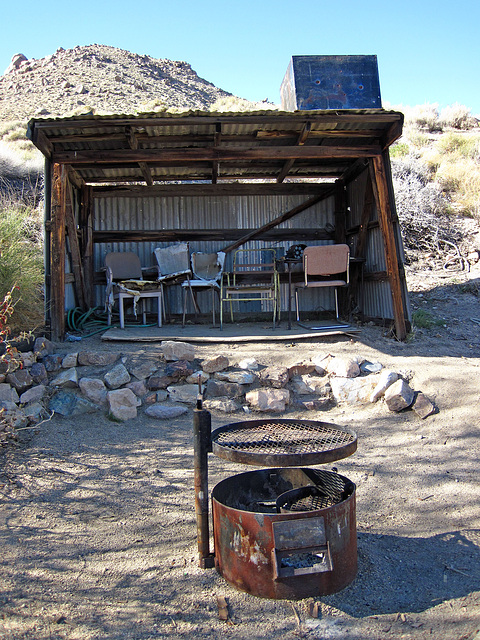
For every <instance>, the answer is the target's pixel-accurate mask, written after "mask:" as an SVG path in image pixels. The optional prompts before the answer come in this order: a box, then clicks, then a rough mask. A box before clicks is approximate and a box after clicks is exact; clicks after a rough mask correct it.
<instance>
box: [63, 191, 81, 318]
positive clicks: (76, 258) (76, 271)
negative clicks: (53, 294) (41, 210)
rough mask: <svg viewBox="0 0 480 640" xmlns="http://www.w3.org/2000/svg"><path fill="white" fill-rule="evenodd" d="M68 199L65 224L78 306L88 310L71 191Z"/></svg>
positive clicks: (66, 200) (68, 192)
mask: <svg viewBox="0 0 480 640" xmlns="http://www.w3.org/2000/svg"><path fill="white" fill-rule="evenodd" d="M66 191H67V195H68V198H65V222H66V227H67V233H68V243H69V245H70V255H71V259H72V270H73V275H74V278H75V279H74V287H75V293H76V296H77V302H78V306H79V307H80V308H81V309H82V310H86V304H85V285H84V278H83V268H82V257H81V254H80V246H79V243H78V234H77V225H76V224H75V214H74V211H73V196H72V193H71V189H68V188H67V189H66Z"/></svg>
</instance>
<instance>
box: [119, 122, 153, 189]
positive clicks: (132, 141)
mask: <svg viewBox="0 0 480 640" xmlns="http://www.w3.org/2000/svg"><path fill="white" fill-rule="evenodd" d="M126 137H127V141H128V144H129V146H130V149H138V140H137V138H136V136H135V133H134V131H133V128H132V127H127V130H126ZM138 166H139V167H140V171H141V172H142V175H143V178H144V180H145V182H146V183H147V185H148V186H149V187H151V186H152V185H153V178H152V173H151V171H150V169H149V168H148V165H147V163H146V162H139V163H138Z"/></svg>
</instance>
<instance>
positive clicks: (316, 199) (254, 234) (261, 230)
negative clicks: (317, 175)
mask: <svg viewBox="0 0 480 640" xmlns="http://www.w3.org/2000/svg"><path fill="white" fill-rule="evenodd" d="M333 193H334V188H333V187H332V191H331V192H330V193H329V192H326V193H324V194H323V195H321V196H314V197H313V198H310V199H309V200H307V201H306V202H303V203H302V204H299V205H297V206H296V207H294V208H293V209H290V210H289V211H286V212H285V213H283V214H282V215H281V216H278V217H277V218H275V219H274V220H271V221H270V222H267V224H264V225H263V226H262V227H260V228H259V229H255V230H254V231H251V232H250V233H247V234H246V235H244V236H243V237H242V238H240V239H239V240H237V241H236V242H234V243H233V244H231V245H228V246H227V247H225V248H224V249H223V251H224V252H225V253H229V252H230V251H233V250H234V249H238V247H240V246H242V245H243V244H245V243H246V242H248V241H249V240H253V239H254V238H257V237H258V236H261V235H262V234H263V233H265V232H266V231H269V230H270V229H272V228H273V227H277V226H278V225H279V224H282V222H286V221H287V220H290V218H293V217H294V216H296V215H297V214H299V213H301V212H302V211H305V209H308V208H309V207H312V206H313V205H314V204H317V203H318V202H321V201H322V200H324V199H325V198H328V196H329V195H332V194H333Z"/></svg>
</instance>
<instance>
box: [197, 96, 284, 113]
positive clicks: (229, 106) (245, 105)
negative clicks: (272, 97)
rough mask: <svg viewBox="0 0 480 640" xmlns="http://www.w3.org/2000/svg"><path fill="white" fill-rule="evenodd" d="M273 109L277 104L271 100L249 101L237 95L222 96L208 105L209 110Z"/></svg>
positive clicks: (276, 107)
mask: <svg viewBox="0 0 480 640" xmlns="http://www.w3.org/2000/svg"><path fill="white" fill-rule="evenodd" d="M272 109H273V110H275V109H278V106H277V105H275V104H272V103H271V102H250V101H249V100H245V98H238V97H237V96H226V97H224V98H218V99H217V100H215V102H214V103H213V104H212V105H211V106H210V111H220V112H222V113H223V112H227V111H237V112H241V111H260V110H272Z"/></svg>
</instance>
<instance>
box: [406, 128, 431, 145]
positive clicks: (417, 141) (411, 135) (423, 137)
mask: <svg viewBox="0 0 480 640" xmlns="http://www.w3.org/2000/svg"><path fill="white" fill-rule="evenodd" d="M403 137H404V138H405V140H407V142H408V144H409V145H410V146H411V147H414V148H415V149H424V148H425V147H428V146H429V145H430V143H431V139H430V137H429V136H428V135H427V134H426V133H422V132H421V131H419V130H418V129H416V128H415V127H412V126H410V127H406V128H405V130H404V134H403Z"/></svg>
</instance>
